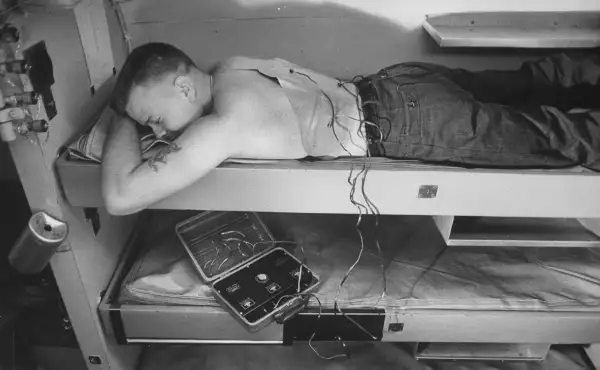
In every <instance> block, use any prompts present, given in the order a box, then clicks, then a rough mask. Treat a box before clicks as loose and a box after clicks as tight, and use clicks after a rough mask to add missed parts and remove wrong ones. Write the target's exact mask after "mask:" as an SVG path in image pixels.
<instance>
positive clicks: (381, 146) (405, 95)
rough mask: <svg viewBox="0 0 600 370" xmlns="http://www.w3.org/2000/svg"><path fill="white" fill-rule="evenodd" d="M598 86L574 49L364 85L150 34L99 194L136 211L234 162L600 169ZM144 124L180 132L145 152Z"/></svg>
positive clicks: (393, 75) (590, 66)
mask: <svg viewBox="0 0 600 370" xmlns="http://www.w3.org/2000/svg"><path fill="white" fill-rule="evenodd" d="M599 81H600V63H599V60H598V58H595V57H586V58H581V59H577V58H571V57H568V56H566V55H557V56H553V57H550V58H546V59H542V60H539V61H536V62H528V63H525V64H523V66H522V68H521V69H519V70H516V71H483V72H469V71H465V70H462V69H450V68H446V67H443V66H439V65H433V64H427V63H404V64H398V65H394V66H390V67H387V68H384V69H382V70H381V71H379V72H378V73H376V74H373V75H370V76H367V77H364V78H361V79H360V80H358V81H355V82H344V81H340V80H337V79H334V78H331V77H328V76H324V75H322V74H320V73H317V72H315V71H311V70H308V69H305V68H302V67H300V66H297V65H295V64H292V63H290V62H288V61H284V60H281V59H272V60H262V59H252V58H245V57H234V58H231V59H229V60H227V61H225V62H223V63H222V64H220V65H219V66H218V67H217V68H216V69H215V71H214V72H213V73H211V74H208V73H206V72H203V71H201V70H199V69H198V68H196V66H195V65H194V63H193V62H192V61H191V60H190V59H189V57H187V55H185V54H184V53H183V52H182V51H180V50H179V49H177V48H175V47H173V46H171V45H168V44H163V43H149V44H145V45H142V46H140V47H138V48H136V49H135V50H133V51H132V53H131V54H130V55H129V56H128V58H127V61H126V62H125V65H124V66H123V68H122V70H121V72H120V73H119V76H118V79H117V84H116V87H115V91H114V99H113V102H112V105H111V106H112V108H113V109H114V110H115V111H116V112H117V113H118V114H119V115H120V119H118V120H116V121H115V122H113V124H112V125H111V128H110V129H109V133H108V137H107V140H106V143H105V147H104V150H103V153H104V154H103V158H102V194H103V198H104V201H105V203H106V207H107V210H108V212H109V213H111V214H115V215H123V214H131V213H135V212H138V211H140V210H142V209H145V208H146V207H148V206H150V205H151V204H153V203H155V202H157V201H159V200H162V199H164V198H166V197H168V196H170V195H172V194H174V193H176V192H178V191H179V190H182V189H184V188H186V187H187V186H189V185H191V184H192V183H194V182H195V181H197V180H198V179H200V178H202V177H203V176H204V175H206V174H207V173H208V172H209V171H211V170H212V169H214V168H216V167H217V166H218V165H219V164H221V163H222V162H224V161H225V160H227V159H230V158H240V159H301V158H305V157H308V156H310V157H317V158H336V157H343V156H353V157H362V156H365V155H371V156H386V157H391V158H398V159H416V160H422V161H427V162H435V163H446V164H454V165H462V166H477V167H507V168H559V167H568V166H574V165H584V166H587V167H590V168H593V169H600V110H598V108H600V99H598V96H599V95H598V86H599ZM590 97H593V99H590ZM573 108H587V109H586V110H579V111H577V112H572V111H571V110H572V109H573ZM136 124H139V125H142V126H148V127H149V128H151V129H152V130H153V131H154V133H155V135H156V136H157V137H161V136H164V135H165V134H167V133H177V137H176V139H174V140H173V144H172V145H171V146H168V147H166V148H164V149H163V150H162V151H160V152H159V153H157V154H156V156H155V157H154V158H152V159H151V160H149V161H145V160H143V159H142V156H141V151H140V143H139V135H138V132H137V128H136Z"/></svg>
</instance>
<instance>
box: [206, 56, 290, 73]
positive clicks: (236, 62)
mask: <svg viewBox="0 0 600 370" xmlns="http://www.w3.org/2000/svg"><path fill="white" fill-rule="evenodd" d="M265 66H285V67H290V66H296V65H295V64H294V63H292V62H290V61H288V60H286V59H282V58H255V57H248V56H243V55H236V56H232V57H229V58H227V59H224V60H222V61H221V62H219V64H218V68H217V69H216V71H217V72H227V71H231V70H244V69H260V68H261V67H265Z"/></svg>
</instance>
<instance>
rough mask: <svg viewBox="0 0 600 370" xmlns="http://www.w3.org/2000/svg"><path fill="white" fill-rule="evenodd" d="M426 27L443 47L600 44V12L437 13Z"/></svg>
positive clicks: (428, 21) (563, 46)
mask: <svg viewBox="0 0 600 370" xmlns="http://www.w3.org/2000/svg"><path fill="white" fill-rule="evenodd" d="M423 28H425V30H426V31H427V32H428V33H429V35H430V36H431V37H432V38H433V39H434V40H435V41H436V42H437V43H438V45H439V46H441V47H488V48H558V49H566V48H596V47H600V12H590V11H588V12H581V11H571V12H468V13H451V14H434V15H428V16H427V17H426V19H425V21H424V22H423Z"/></svg>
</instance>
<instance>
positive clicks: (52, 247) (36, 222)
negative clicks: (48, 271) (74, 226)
mask: <svg viewBox="0 0 600 370" xmlns="http://www.w3.org/2000/svg"><path fill="white" fill-rule="evenodd" d="M68 233H69V227H68V225H67V224H66V223H65V222H63V221H61V220H59V219H57V218H54V217H52V216H50V215H49V214H47V213H46V212H44V211H40V212H37V213H35V214H33V215H32V216H31V218H30V219H29V222H28V224H27V226H26V227H25V228H24V230H23V232H22V233H21V235H20V236H19V238H18V239H17V242H16V243H15V245H13V247H12V249H11V251H10V253H9V255H8V260H9V262H10V265H11V266H12V267H13V268H14V269H15V270H16V271H17V272H19V273H21V274H37V273H39V272H41V271H42V270H43V269H44V267H46V265H47V264H48V262H50V259H51V258H52V256H53V255H54V252H56V250H57V249H58V247H59V246H60V245H61V244H62V243H63V242H64V241H65V239H66V238H67V235H68Z"/></svg>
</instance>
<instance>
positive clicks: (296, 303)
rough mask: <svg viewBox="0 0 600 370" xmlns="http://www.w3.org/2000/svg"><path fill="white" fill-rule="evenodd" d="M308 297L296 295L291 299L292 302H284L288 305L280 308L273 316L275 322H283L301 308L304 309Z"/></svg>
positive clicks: (297, 312) (300, 310)
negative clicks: (282, 308)
mask: <svg viewBox="0 0 600 370" xmlns="http://www.w3.org/2000/svg"><path fill="white" fill-rule="evenodd" d="M309 298H310V297H297V298H295V299H293V300H292V302H288V303H286V305H289V307H287V308H286V309H284V310H282V311H281V312H278V313H277V314H276V315H275V316H274V318H275V322H276V323H278V324H284V323H286V322H287V321H288V320H289V319H291V318H293V317H294V316H296V315H297V314H299V313H300V312H302V310H304V308H306V306H307V305H308V300H309Z"/></svg>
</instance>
